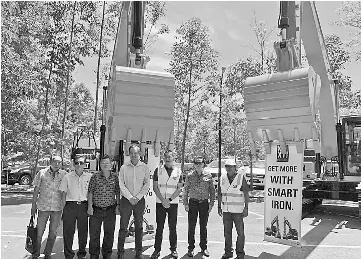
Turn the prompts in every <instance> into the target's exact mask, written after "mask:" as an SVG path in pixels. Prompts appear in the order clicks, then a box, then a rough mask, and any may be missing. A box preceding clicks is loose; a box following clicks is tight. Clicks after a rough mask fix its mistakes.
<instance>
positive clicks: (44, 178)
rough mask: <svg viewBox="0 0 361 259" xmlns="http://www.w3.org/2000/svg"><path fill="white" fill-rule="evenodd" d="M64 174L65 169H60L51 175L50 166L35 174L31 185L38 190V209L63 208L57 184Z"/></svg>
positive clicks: (54, 209) (53, 209)
mask: <svg viewBox="0 0 361 259" xmlns="http://www.w3.org/2000/svg"><path fill="white" fill-rule="evenodd" d="M65 175H66V171H64V170H61V169H60V170H59V171H58V172H56V173H55V174H54V177H53V173H52V171H51V170H50V166H49V167H47V168H44V169H42V170H40V171H39V172H38V173H37V174H36V175H35V178H34V181H33V185H34V186H35V187H38V188H39V191H40V192H39V197H38V200H37V202H36V205H37V208H38V210H42V211H61V210H62V209H63V207H62V202H61V192H60V191H59V186H60V183H61V181H62V179H63V177H64V176H65Z"/></svg>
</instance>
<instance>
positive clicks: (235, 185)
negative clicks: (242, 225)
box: [221, 173, 244, 213]
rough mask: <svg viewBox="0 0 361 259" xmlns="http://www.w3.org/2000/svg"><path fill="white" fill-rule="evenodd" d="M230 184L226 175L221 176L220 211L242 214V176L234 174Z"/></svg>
mask: <svg viewBox="0 0 361 259" xmlns="http://www.w3.org/2000/svg"><path fill="white" fill-rule="evenodd" d="M236 174H237V175H236V177H234V179H233V182H232V184H230V183H229V180H228V177H227V174H226V173H225V174H222V176H221V192H222V211H223V212H231V213H242V212H243V209H244V194H243V192H242V191H241V188H242V182H243V181H242V180H243V177H244V174H241V173H236Z"/></svg>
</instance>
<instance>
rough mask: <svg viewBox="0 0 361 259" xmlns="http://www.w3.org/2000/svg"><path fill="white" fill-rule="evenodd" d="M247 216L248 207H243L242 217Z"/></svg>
mask: <svg viewBox="0 0 361 259" xmlns="http://www.w3.org/2000/svg"><path fill="white" fill-rule="evenodd" d="M247 216H248V207H244V209H243V217H244V218H246V217H247Z"/></svg>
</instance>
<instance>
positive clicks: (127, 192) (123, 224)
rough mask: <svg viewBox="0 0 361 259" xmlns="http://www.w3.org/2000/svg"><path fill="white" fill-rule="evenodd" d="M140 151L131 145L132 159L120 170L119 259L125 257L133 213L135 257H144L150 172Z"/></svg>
mask: <svg viewBox="0 0 361 259" xmlns="http://www.w3.org/2000/svg"><path fill="white" fill-rule="evenodd" d="M139 151H140V148H139V147H138V146H136V145H131V146H130V147H129V156H130V161H129V162H128V163H125V164H124V165H122V167H121V168H120V170H119V187H120V193H121V195H122V198H121V200H120V208H121V212H120V229H119V236H118V259H124V252H125V251H124V242H125V238H126V235H127V232H128V224H129V220H130V216H131V215H132V213H133V215H134V225H135V251H136V255H135V258H136V259H142V258H143V255H142V252H143V246H142V240H143V214H144V209H145V199H144V196H145V195H146V194H147V192H148V189H149V185H150V172H149V168H148V166H147V165H146V164H144V163H143V162H141V161H140V155H139Z"/></svg>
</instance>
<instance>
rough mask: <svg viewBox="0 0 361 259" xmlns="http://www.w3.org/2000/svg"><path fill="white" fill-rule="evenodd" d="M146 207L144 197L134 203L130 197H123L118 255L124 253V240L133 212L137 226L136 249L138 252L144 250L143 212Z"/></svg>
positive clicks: (135, 225) (121, 201)
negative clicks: (130, 200) (129, 199)
mask: <svg viewBox="0 0 361 259" xmlns="http://www.w3.org/2000/svg"><path fill="white" fill-rule="evenodd" d="M144 209H145V200H144V198H142V199H140V201H139V202H138V203H137V204H135V205H132V204H131V203H130V202H129V201H128V199H126V198H124V197H122V199H121V200H120V229H119V236H118V255H120V254H124V242H125V238H126V236H127V233H128V225H129V220H130V216H131V215H132V213H133V217H134V227H135V251H136V253H137V254H139V253H142V252H143V246H142V241H143V214H144Z"/></svg>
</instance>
